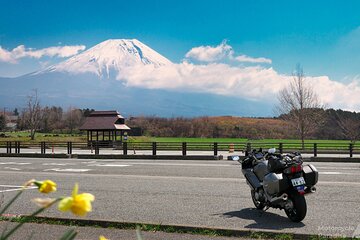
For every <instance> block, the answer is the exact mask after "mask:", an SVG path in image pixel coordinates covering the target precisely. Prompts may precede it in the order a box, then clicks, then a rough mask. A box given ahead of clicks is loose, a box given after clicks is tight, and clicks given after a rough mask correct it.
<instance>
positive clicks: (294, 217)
mask: <svg viewBox="0 0 360 240" xmlns="http://www.w3.org/2000/svg"><path fill="white" fill-rule="evenodd" d="M289 200H291V201H292V203H293V207H292V208H290V209H285V213H286V215H287V216H288V218H289V219H290V220H291V221H293V222H301V221H302V220H303V219H304V218H305V216H306V211H307V207H306V201H305V197H304V195H300V194H299V193H297V192H295V191H292V192H290V193H289Z"/></svg>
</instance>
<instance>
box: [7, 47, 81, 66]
mask: <svg viewBox="0 0 360 240" xmlns="http://www.w3.org/2000/svg"><path fill="white" fill-rule="evenodd" d="M84 49H85V46H84V45H75V46H56V47H48V48H43V49H38V50H37V49H33V48H25V46H24V45H19V46H17V47H16V48H14V49H13V50H11V51H8V50H6V49H4V48H2V47H1V46H0V61H2V62H9V63H16V62H17V60H18V59H21V58H25V57H29V58H37V59H38V58H41V57H44V56H48V57H61V58H65V57H71V56H73V55H75V54H77V53H78V52H80V51H83V50H84Z"/></svg>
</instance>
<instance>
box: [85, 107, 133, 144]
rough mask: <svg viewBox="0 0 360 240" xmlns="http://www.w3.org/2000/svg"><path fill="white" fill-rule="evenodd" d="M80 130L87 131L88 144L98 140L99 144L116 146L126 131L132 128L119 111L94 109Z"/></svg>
mask: <svg viewBox="0 0 360 240" xmlns="http://www.w3.org/2000/svg"><path fill="white" fill-rule="evenodd" d="M80 130H83V131H87V141H88V144H92V145H93V144H94V143H95V142H98V143H99V145H103V146H114V145H116V143H121V142H122V140H123V136H124V133H125V132H128V131H130V128H129V127H128V126H126V124H125V118H124V117H123V116H121V115H120V114H119V113H118V112H117V111H94V112H92V113H90V115H89V116H88V117H87V118H86V119H85V122H84V124H83V125H82V126H81V127H80Z"/></svg>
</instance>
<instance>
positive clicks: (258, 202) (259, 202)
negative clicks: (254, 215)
mask: <svg viewBox="0 0 360 240" xmlns="http://www.w3.org/2000/svg"><path fill="white" fill-rule="evenodd" d="M251 199H252V201H253V203H254V205H255V207H256V208H257V209H259V210H263V209H264V208H265V204H264V203H263V202H261V201H258V200H256V198H255V191H254V190H251Z"/></svg>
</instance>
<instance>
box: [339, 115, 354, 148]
mask: <svg viewBox="0 0 360 240" xmlns="http://www.w3.org/2000/svg"><path fill="white" fill-rule="evenodd" d="M336 121H337V125H338V126H339V128H340V130H341V133H342V134H343V136H344V137H346V138H347V139H350V141H351V142H352V143H355V142H356V140H358V139H359V138H360V119H359V117H358V116H357V114H356V113H353V114H352V113H350V114H349V113H348V114H342V115H340V114H336Z"/></svg>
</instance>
